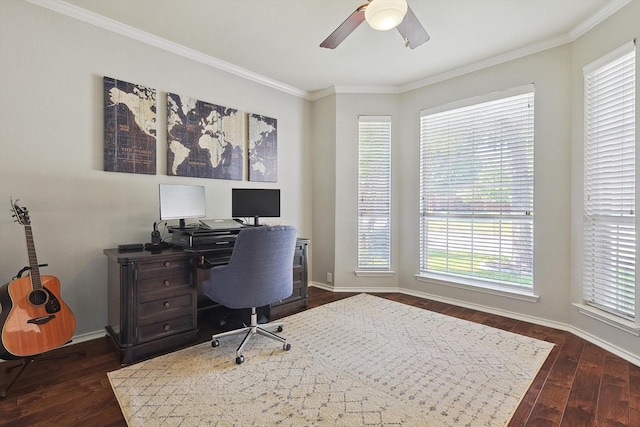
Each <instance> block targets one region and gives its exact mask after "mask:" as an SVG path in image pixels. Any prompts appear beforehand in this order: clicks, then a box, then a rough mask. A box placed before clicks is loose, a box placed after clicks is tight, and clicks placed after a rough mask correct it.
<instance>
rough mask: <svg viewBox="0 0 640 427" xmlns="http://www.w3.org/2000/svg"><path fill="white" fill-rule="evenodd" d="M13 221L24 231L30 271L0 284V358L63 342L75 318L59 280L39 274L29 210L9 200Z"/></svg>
mask: <svg viewBox="0 0 640 427" xmlns="http://www.w3.org/2000/svg"><path fill="white" fill-rule="evenodd" d="M11 207H12V209H13V212H14V217H15V218H16V222H18V223H20V224H21V225H22V226H23V227H24V230H25V235H26V240H27V253H28V255H29V268H30V274H29V276H27V277H20V278H17V279H15V280H13V281H11V282H10V283H7V284H5V285H3V286H1V287H0V304H1V305H0V307H1V310H2V311H1V312H0V324H1V325H2V334H1V335H2V341H1V343H0V358H1V359H18V358H23V357H28V356H33V355H36V354H41V353H44V352H46V351H49V350H53V349H54V348H57V347H60V346H62V345H63V344H65V343H67V342H68V341H69V340H70V339H71V337H72V336H73V334H74V332H75V330H76V318H75V317H74V315H73V313H72V312H71V310H70V309H69V307H67V305H66V304H65V303H64V301H62V298H60V281H59V280H58V279H57V278H56V277H54V276H40V270H39V267H38V260H37V258H36V250H35V245H34V243H33V233H32V230H31V220H30V219H29V212H28V211H27V209H26V208H24V207H19V206H18V205H17V200H16V203H15V204H14V203H13V201H11Z"/></svg>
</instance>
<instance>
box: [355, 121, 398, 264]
mask: <svg viewBox="0 0 640 427" xmlns="http://www.w3.org/2000/svg"><path fill="white" fill-rule="evenodd" d="M358 122H359V143H358V146H359V155H358V159H359V160H358V269H359V270H389V269H390V268H391V117H389V116H382V117H379V116H360V117H359V120H358Z"/></svg>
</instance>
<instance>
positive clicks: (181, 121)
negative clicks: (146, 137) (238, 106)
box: [167, 93, 244, 180]
mask: <svg viewBox="0 0 640 427" xmlns="http://www.w3.org/2000/svg"><path fill="white" fill-rule="evenodd" d="M243 134H244V132H243V115H242V113H241V112H239V111H238V110H235V109H233V108H227V107H223V106H220V105H216V104H211V103H208V102H204V101H199V100H197V99H194V98H189V97H186V96H181V95H176V94H174V93H168V94H167V174H168V175H177V176H189V177H196V178H215V179H231V180H242V176H243V170H242V167H243V163H244V160H243V148H242V145H243Z"/></svg>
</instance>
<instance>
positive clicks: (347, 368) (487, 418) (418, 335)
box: [108, 294, 553, 427]
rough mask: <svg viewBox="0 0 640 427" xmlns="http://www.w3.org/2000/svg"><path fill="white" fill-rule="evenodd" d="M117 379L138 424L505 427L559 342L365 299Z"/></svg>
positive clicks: (123, 403) (130, 417) (129, 416)
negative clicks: (243, 344)
mask: <svg viewBox="0 0 640 427" xmlns="http://www.w3.org/2000/svg"><path fill="white" fill-rule="evenodd" d="M284 321H285V329H284V332H283V333H282V334H283V335H284V336H285V337H286V338H287V340H288V341H289V342H290V343H291V345H292V349H291V350H290V351H288V352H285V351H283V350H282V346H281V345H280V344H279V343H277V342H275V341H272V340H269V339H267V338H264V337H254V338H256V339H252V340H251V341H250V344H249V345H248V347H247V348H246V350H245V353H244V354H245V362H244V363H243V364H242V365H236V363H235V350H236V347H237V345H238V344H239V343H240V340H241V337H239V336H236V337H226V338H223V339H221V340H220V347H218V348H212V347H211V345H210V343H204V344H199V345H196V346H194V347H191V348H188V349H184V350H180V351H177V352H175V353H171V354H168V355H165V356H160V357H157V358H155V359H152V360H148V361H145V362H141V363H138V364H135V365H131V366H128V367H126V368H123V369H119V370H117V371H114V372H110V373H109V374H108V376H109V380H110V381H111V386H112V387H113V390H114V392H115V395H116V397H117V399H118V402H119V403H120V407H121V408H122V412H123V414H124V417H125V419H126V421H127V423H128V425H129V426H333V425H339V426H366V425H372V426H379V425H384V426H438V427H440V426H503V425H505V424H507V423H508V421H509V419H510V418H511V416H512V414H513V412H514V411H515V409H516V408H517V406H518V404H519V402H520V400H521V399H522V397H523V396H524V394H525V393H526V391H527V389H528V388H529V385H530V384H531V381H532V380H533V379H534V377H535V375H536V373H537V372H538V370H539V369H540V367H541V366H542V364H543V362H544V361H545V359H546V358H547V356H548V355H549V352H550V351H551V349H552V347H553V344H551V343H548V342H545V341H540V340H536V339H533V338H529V337H524V336H521V335H516V334H513V333H510V332H506V331H502V330H499V329H495V328H491V327H487V326H484V325H480V324H476V323H471V322H468V321H465V320H460V319H456V318H452V317H449V316H444V315H441V314H438V313H433V312H430V311H427V310H423V309H419V308H415V307H411V306H408V305H404V304H401V303H397V302H394V301H389V300H386V299H383V298H378V297H374V296H371V295H366V294H361V295H357V296H353V297H350V298H347V299H344V300H341V301H336V302H333V303H330V304H327V305H324V306H321V307H318V308H314V309H311V310H307V311H304V312H302V313H298V314H295V315H292V316H289V317H287V318H285V319H284Z"/></svg>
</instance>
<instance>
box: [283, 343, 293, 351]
mask: <svg viewBox="0 0 640 427" xmlns="http://www.w3.org/2000/svg"><path fill="white" fill-rule="evenodd" d="M282 348H283V349H284V351H289V350H291V344H289V343H285V344H284V345H283V346H282Z"/></svg>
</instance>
